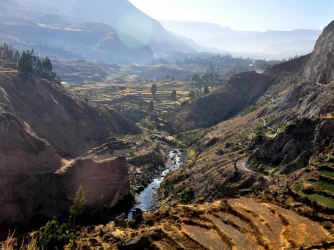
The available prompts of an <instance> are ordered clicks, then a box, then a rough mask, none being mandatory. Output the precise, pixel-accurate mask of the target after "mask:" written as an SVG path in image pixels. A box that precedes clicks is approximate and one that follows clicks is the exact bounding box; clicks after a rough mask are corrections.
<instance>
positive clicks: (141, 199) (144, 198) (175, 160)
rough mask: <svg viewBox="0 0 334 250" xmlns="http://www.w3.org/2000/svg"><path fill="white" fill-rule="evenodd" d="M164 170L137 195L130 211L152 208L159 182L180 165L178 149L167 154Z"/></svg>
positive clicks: (130, 216) (129, 217) (145, 210)
mask: <svg viewBox="0 0 334 250" xmlns="http://www.w3.org/2000/svg"><path fill="white" fill-rule="evenodd" d="M165 165H166V169H165V170H164V171H163V172H162V173H161V174H160V177H159V178H156V179H153V181H152V182H151V183H150V184H149V185H148V186H147V187H146V188H145V189H144V190H143V191H142V192H140V193H139V195H138V197H136V204H135V205H134V206H133V208H132V209H131V211H133V210H134V209H136V208H140V209H141V210H142V211H143V212H148V211H150V210H151V209H152V208H153V207H154V205H155V204H154V197H155V196H156V195H157V192H158V189H159V188H160V185H161V182H162V181H163V180H164V179H165V177H166V176H167V175H168V174H169V173H170V172H172V171H174V170H176V169H179V168H180V167H181V165H182V151H181V150H179V149H173V150H171V151H169V153H168V161H167V163H166V164H165ZM128 219H130V220H131V219H132V212H130V213H129V215H128Z"/></svg>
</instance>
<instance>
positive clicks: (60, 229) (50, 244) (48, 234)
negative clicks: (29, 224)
mask: <svg viewBox="0 0 334 250" xmlns="http://www.w3.org/2000/svg"><path fill="white" fill-rule="evenodd" d="M33 237H34V239H35V240H36V245H37V247H38V249H64V246H65V245H67V244H68V243H69V242H70V241H71V240H72V239H74V234H73V233H71V232H70V231H69V229H68V225H67V224H65V223H64V224H62V225H61V224H60V223H59V222H58V220H57V218H56V217H54V218H53V220H51V221H49V222H48V223H46V225H45V226H44V227H41V228H40V229H39V230H38V231H37V232H36V233H35V234H34V236H33Z"/></svg>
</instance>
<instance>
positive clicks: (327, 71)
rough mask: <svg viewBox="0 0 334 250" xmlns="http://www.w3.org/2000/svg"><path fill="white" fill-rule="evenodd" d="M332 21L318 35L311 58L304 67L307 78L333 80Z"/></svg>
mask: <svg viewBox="0 0 334 250" xmlns="http://www.w3.org/2000/svg"><path fill="white" fill-rule="evenodd" d="M333 53H334V21H333V22H331V23H330V24H329V25H328V26H327V27H326V28H325V29H324V31H323V33H322V35H321V36H320V37H319V39H318V41H317V43H316V45H315V48H314V51H313V52H312V55H311V58H310V60H309V62H308V63H307V65H306V66H305V69H304V75H305V76H306V77H307V78H310V79H312V80H316V81H317V82H320V83H328V82H331V81H333V80H334V54H333Z"/></svg>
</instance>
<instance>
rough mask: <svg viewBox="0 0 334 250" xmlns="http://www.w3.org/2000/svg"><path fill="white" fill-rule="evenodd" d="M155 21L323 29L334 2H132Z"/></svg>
mask: <svg viewBox="0 0 334 250" xmlns="http://www.w3.org/2000/svg"><path fill="white" fill-rule="evenodd" d="M129 1H130V2H132V3H133V4H134V5H135V6H136V7H137V8H139V9H140V10H141V11H143V12H145V13H146V14H148V15H149V16H151V17H153V18H155V19H165V20H180V21H201V22H210V23H217V24H219V25H221V26H228V27H231V28H233V29H237V30H261V31H262V30H263V31H264V30H292V29H300V28H303V29H323V28H324V27H325V26H326V25H327V24H328V23H330V22H331V21H332V20H333V19H334V0H129Z"/></svg>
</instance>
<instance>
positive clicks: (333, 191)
mask: <svg viewBox="0 0 334 250" xmlns="http://www.w3.org/2000/svg"><path fill="white" fill-rule="evenodd" d="M312 184H313V185H315V186H317V187H318V188H321V189H324V190H326V191H328V192H329V193H331V194H334V185H333V184H330V183H328V182H325V181H317V182H314V183H312Z"/></svg>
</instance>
